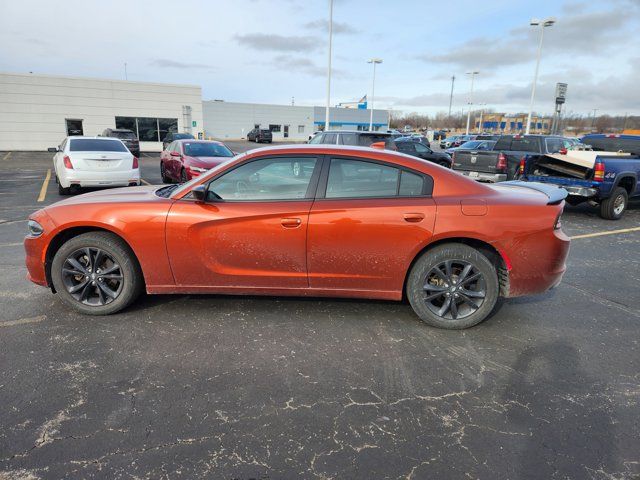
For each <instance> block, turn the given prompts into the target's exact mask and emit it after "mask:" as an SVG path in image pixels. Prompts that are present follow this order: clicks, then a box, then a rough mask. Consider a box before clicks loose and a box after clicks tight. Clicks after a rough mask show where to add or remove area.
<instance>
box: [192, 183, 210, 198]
mask: <svg viewBox="0 0 640 480" xmlns="http://www.w3.org/2000/svg"><path fill="white" fill-rule="evenodd" d="M191 194H192V195H193V198H195V199H196V200H197V201H199V202H204V200H205V198H206V196H207V187H205V186H204V185H196V186H195V187H193V188H192V189H191Z"/></svg>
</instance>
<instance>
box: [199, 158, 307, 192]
mask: <svg viewBox="0 0 640 480" xmlns="http://www.w3.org/2000/svg"><path fill="white" fill-rule="evenodd" d="M316 161H317V160H316V159H315V158H309V157H286V158H284V157H279V158H264V159H260V160H254V161H252V162H249V163H245V164H244V165H241V166H239V167H237V168H234V169H233V170H231V171H230V172H228V173H225V174H224V175H222V176H221V177H219V178H217V179H215V180H213V181H212V182H210V183H209V187H208V189H207V190H208V194H209V195H210V196H211V197H214V198H220V199H222V200H229V201H234V200H235V201H256V200H257V201H266V200H301V199H304V198H306V196H307V190H308V188H309V183H310V181H311V174H312V173H313V170H314V168H315V166H316Z"/></svg>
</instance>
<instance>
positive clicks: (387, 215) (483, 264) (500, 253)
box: [24, 145, 570, 328]
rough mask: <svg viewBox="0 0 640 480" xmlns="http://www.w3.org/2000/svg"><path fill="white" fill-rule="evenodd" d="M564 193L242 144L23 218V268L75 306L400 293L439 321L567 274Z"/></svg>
mask: <svg viewBox="0 0 640 480" xmlns="http://www.w3.org/2000/svg"><path fill="white" fill-rule="evenodd" d="M565 196H566V192H565V191H564V190H562V189H558V188H555V187H549V186H545V185H539V184H538V185H536V184H524V183H520V182H506V183H502V184H500V185H496V186H494V185H488V184H482V183H478V182H476V181H474V180H472V179H469V178H467V177H464V176H461V175H459V174H457V173H455V172H453V171H451V170H449V169H446V168H443V167H440V166H439V165H436V164H433V163H430V162H426V161H424V160H421V159H418V158H416V157H411V156H408V155H403V154H401V153H396V152H392V151H388V150H378V149H372V148H358V147H340V146H326V145H304V146H301V145H294V146H283V147H268V148H262V149H257V150H252V151H250V152H247V153H245V154H241V155H239V156H237V157H235V158H234V159H232V160H230V161H229V162H226V163H223V164H221V165H219V166H217V167H215V168H213V169H211V170H209V171H208V172H206V173H204V174H202V175H201V176H199V177H197V178H195V179H193V180H192V181H190V182H188V183H185V184H182V185H169V186H153V187H133V188H122V189H117V190H108V191H100V192H93V193H88V194H85V195H80V196H78V197H74V198H72V199H68V200H64V201H61V202H58V203H56V204H53V205H51V206H48V207H46V208H44V209H42V210H39V211H38V212H36V213H34V214H33V215H31V217H30V220H29V235H28V236H27V237H26V239H25V242H24V244H25V249H26V252H27V258H26V263H27V268H28V271H29V278H30V279H31V280H32V281H33V282H35V283H37V284H39V285H43V286H48V287H50V288H51V289H52V290H53V291H54V292H57V293H58V294H59V296H60V298H61V299H62V300H63V301H64V302H65V303H67V304H68V305H70V306H72V307H73V308H75V309H76V310H78V311H80V312H82V313H85V314H91V315H102V314H109V313H114V312H117V311H119V310H121V309H123V308H125V307H127V306H128V305H129V304H131V303H132V302H133V301H134V300H135V298H136V297H137V296H138V295H139V294H140V292H142V291H143V290H146V291H147V292H148V293H222V294H263V295H304V296H327V297H354V298H377V299H387V300H402V299H403V298H407V299H408V301H409V303H410V304H411V306H412V307H413V309H414V311H415V312H416V314H417V315H418V317H420V318H421V319H422V320H423V321H425V322H426V323H428V324H430V325H434V326H437V327H442V328H466V327H470V326H472V325H475V324H477V323H479V322H481V321H482V320H483V319H484V318H486V317H487V315H489V314H490V313H491V311H492V310H493V308H494V306H495V304H496V301H497V299H498V297H499V296H503V297H515V296H519V295H528V294H536V293H540V292H544V291H546V290H548V289H549V288H552V287H554V286H555V285H557V284H558V283H559V282H560V280H561V278H562V275H563V273H564V271H565V260H566V257H567V254H568V251H569V242H570V240H569V238H568V237H566V236H565V235H564V233H563V232H562V230H561V228H560V215H561V213H562V210H563V206H564V198H565Z"/></svg>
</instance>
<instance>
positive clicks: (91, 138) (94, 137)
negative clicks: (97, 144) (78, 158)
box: [67, 135, 120, 142]
mask: <svg viewBox="0 0 640 480" xmlns="http://www.w3.org/2000/svg"><path fill="white" fill-rule="evenodd" d="M67 138H68V139H69V140H76V139H82V140H103V141H105V142H119V141H120V139H119V138H115V137H98V136H93V137H92V136H89V135H69V136H68V137H67Z"/></svg>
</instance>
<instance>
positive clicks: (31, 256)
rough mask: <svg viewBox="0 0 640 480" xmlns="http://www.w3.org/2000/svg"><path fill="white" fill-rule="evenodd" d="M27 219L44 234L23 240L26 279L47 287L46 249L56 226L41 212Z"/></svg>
mask: <svg viewBox="0 0 640 480" xmlns="http://www.w3.org/2000/svg"><path fill="white" fill-rule="evenodd" d="M29 218H30V219H32V220H35V221H36V222H38V223H39V224H40V225H42V229H43V231H44V232H43V233H42V235H40V236H38V237H31V236H26V237H25V238H24V250H25V253H26V257H25V264H26V267H27V279H29V280H31V281H32V282H33V283H35V284H37V285H42V286H43V287H48V286H49V282H48V280H47V273H46V261H47V258H46V257H47V248H48V247H49V242H50V241H51V238H52V237H53V233H52V232H54V231H55V229H56V225H55V223H54V222H53V220H52V219H51V217H49V215H47V214H46V213H45V212H44V211H43V210H39V211H37V212H35V213H33V214H32V215H31V216H30V217H29Z"/></svg>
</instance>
